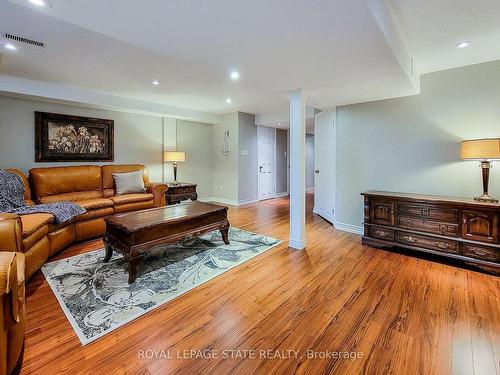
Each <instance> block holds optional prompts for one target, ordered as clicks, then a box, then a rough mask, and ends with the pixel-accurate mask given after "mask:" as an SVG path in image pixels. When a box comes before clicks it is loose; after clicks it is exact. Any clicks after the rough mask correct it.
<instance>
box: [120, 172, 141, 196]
mask: <svg viewBox="0 0 500 375" xmlns="http://www.w3.org/2000/svg"><path fill="white" fill-rule="evenodd" d="M113 179H114V180H115V185H116V195H122V194H133V193H144V192H146V188H145V187H144V180H143V177H142V171H137V172H128V173H113Z"/></svg>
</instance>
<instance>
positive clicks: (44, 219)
mask: <svg viewBox="0 0 500 375" xmlns="http://www.w3.org/2000/svg"><path fill="white" fill-rule="evenodd" d="M53 221H54V217H53V216H52V215H51V214H30V215H21V223H22V225H23V238H26V237H28V236H30V235H32V234H33V233H35V231H36V230H38V229H40V228H41V227H43V226H44V225H47V224H49V223H51V222H53Z"/></svg>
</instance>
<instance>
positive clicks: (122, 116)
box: [0, 96, 257, 204]
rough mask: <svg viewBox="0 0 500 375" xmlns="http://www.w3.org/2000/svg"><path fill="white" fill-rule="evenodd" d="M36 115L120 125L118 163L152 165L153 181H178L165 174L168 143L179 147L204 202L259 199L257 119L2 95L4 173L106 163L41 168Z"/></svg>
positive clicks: (0, 163) (184, 174)
mask: <svg viewBox="0 0 500 375" xmlns="http://www.w3.org/2000/svg"><path fill="white" fill-rule="evenodd" d="M35 111H42V112H54V113H63V114H70V115H76V116H87V117H98V118H106V119H112V120H114V122H115V161H114V163H116V164H119V163H143V164H145V165H147V166H148V168H149V171H150V175H151V180H153V181H162V180H163V174H164V172H165V176H166V179H167V180H168V181H170V180H171V179H172V176H171V175H172V173H171V168H172V166H171V165H170V164H167V165H165V170H164V169H163V146H164V142H165V146H166V147H167V148H168V149H175V148H177V149H178V150H181V151H185V152H186V156H187V160H186V163H182V164H179V169H178V180H180V181H184V182H194V183H196V184H198V196H199V197H200V198H201V199H203V198H210V197H215V198H222V200H226V201H227V202H228V203H234V204H236V202H238V201H244V200H252V199H256V197H257V173H256V171H257V141H256V134H257V127H256V126H255V116H254V115H250V114H247V113H241V112H235V113H230V114H228V115H224V116H222V122H221V123H220V124H217V125H207V124H201V123H197V122H191V121H183V120H177V121H170V119H165V121H162V119H161V118H159V117H153V116H144V115H137V114H131V113H125V112H118V111H107V110H100V109H92V108H85V107H79V106H72V105H66V104H57V103H51V102H45V101H39V100H29V99H22V98H12V97H7V96H0V168H12V167H15V168H19V169H21V170H23V171H25V172H28V170H29V169H30V168H33V167H45V166H49V167H50V166H58V165H78V164H106V163H35V162H34V159H35V154H34V149H35V145H34V138H35V125H34V112H35ZM166 120H169V121H166ZM165 122H168V124H164V123H165ZM170 125H171V126H170ZM239 128H240V129H239ZM225 130H229V132H230V136H229V150H230V153H229V156H228V157H227V158H225V157H223V155H222V152H221V149H222V142H223V139H224V137H223V135H224V131H225ZM240 131H241V137H240V136H239V133H240ZM240 148H241V149H245V150H247V151H248V155H247V156H240V155H239V149H240ZM221 185H222V190H221V189H220V186H221Z"/></svg>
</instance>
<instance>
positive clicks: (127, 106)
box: [0, 75, 220, 124]
mask: <svg viewBox="0 0 500 375" xmlns="http://www.w3.org/2000/svg"><path fill="white" fill-rule="evenodd" d="M0 93H1V94H4V95H8V96H16V97H24V98H29V99H36V100H44V101H49V102H54V103H63V104H71V105H77V106H81V107H89V108H97V109H107V110H113V111H120V112H129V113H138V114H143V115H149V116H155V117H172V118H176V119H180V120H188V121H196V122H201V123H206V124H218V123H219V122H220V116H219V115H216V114H213V113H208V112H200V111H194V110H191V109H186V108H180V107H174V106H171V105H166V104H160V103H153V102H147V101H143V100H137V99H132V98H126V97H122V96H116V95H110V94H105V93H101V92H96V91H90V90H84V89H79V88H75V87H71V86H65V85H60V84H55V83H47V82H40V81H34V80H30V79H24V78H17V77H12V76H8V75H0Z"/></svg>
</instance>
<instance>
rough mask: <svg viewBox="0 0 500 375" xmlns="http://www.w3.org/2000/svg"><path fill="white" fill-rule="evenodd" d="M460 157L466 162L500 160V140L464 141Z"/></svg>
mask: <svg viewBox="0 0 500 375" xmlns="http://www.w3.org/2000/svg"><path fill="white" fill-rule="evenodd" d="M460 157H461V158H462V159H464V160H498V159H500V138H490V139H473V140H470V141H463V142H462V147H461V150H460Z"/></svg>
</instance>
